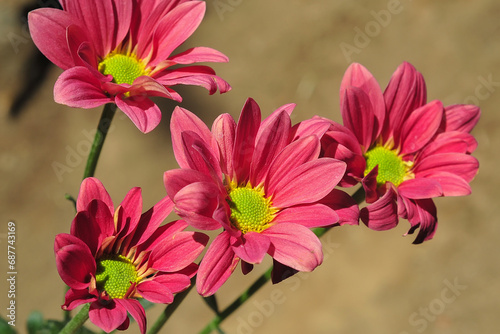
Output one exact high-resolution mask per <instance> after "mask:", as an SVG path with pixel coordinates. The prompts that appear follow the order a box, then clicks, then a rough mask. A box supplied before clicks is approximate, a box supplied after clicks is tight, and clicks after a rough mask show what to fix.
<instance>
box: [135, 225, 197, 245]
mask: <svg viewBox="0 0 500 334" xmlns="http://www.w3.org/2000/svg"><path fill="white" fill-rule="evenodd" d="M188 225H189V224H188V223H186V222H185V221H184V220H176V221H173V222H170V223H168V224H165V225H162V226H160V227H158V228H157V229H156V230H154V231H153V234H151V235H150V237H149V238H148V239H146V240H145V241H143V242H142V243H140V244H137V252H138V253H140V252H145V251H146V252H147V251H150V250H152V249H153V248H154V247H156V245H158V244H160V243H162V242H163V240H164V239H167V238H172V236H173V235H174V234H176V233H177V232H181V231H183V230H184V229H185V228H186V227H188Z"/></svg>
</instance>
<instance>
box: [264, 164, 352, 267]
mask: <svg viewBox="0 0 500 334" xmlns="http://www.w3.org/2000/svg"><path fill="white" fill-rule="evenodd" d="M345 170H346V164H345V162H342V161H339V160H335V159H330V158H320V159H318V160H314V161H310V162H306V163H304V164H302V165H301V166H299V167H297V168H295V169H292V170H290V171H289V173H288V174H287V175H285V176H284V178H283V179H282V180H281V181H280V182H279V183H278V184H277V185H276V189H275V191H274V193H273V194H270V195H271V196H273V206H275V207H277V208H286V207H289V206H293V205H297V204H306V203H312V202H315V201H318V200H320V199H322V198H323V197H325V196H326V195H327V194H328V193H329V192H330V191H332V189H333V188H334V187H335V186H336V185H337V184H338V183H339V181H340V180H341V179H342V177H343V176H344V173H345ZM280 262H281V261H280Z"/></svg>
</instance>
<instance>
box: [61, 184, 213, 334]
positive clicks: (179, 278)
mask: <svg viewBox="0 0 500 334" xmlns="http://www.w3.org/2000/svg"><path fill="white" fill-rule="evenodd" d="M172 207H173V204H172V202H171V200H170V199H169V198H168V197H167V198H165V199H164V200H162V201H160V202H159V203H158V204H156V205H155V206H153V207H152V208H151V209H150V210H149V211H147V212H145V213H144V214H142V215H141V210H142V197H141V190H140V188H133V189H131V190H130V191H129V192H128V194H127V195H126V196H125V199H124V200H123V201H122V203H121V204H120V205H119V206H118V208H116V210H115V209H114V207H113V202H112V201H111V198H110V196H109V194H108V193H107V191H106V189H104V186H103V185H102V184H101V182H100V181H99V180H97V179H95V178H87V179H85V180H84V181H83V182H82V185H81V189H80V193H79V195H78V200H77V214H76V217H75V218H74V220H73V222H72V225H71V233H70V234H65V233H62V234H59V235H57V236H56V240H55V244H54V251H55V255H56V263H57V270H58V272H59V275H60V276H61V278H62V280H63V281H64V282H65V283H66V284H67V285H68V286H69V287H70V289H69V290H68V292H67V294H66V300H65V303H64V305H63V308H64V309H67V310H72V309H74V308H75V307H77V306H79V305H81V304H85V303H91V304H90V310H89V318H90V320H91V321H92V322H93V323H94V324H95V325H97V326H99V327H100V328H102V329H103V330H104V331H106V332H110V331H112V330H115V329H119V330H125V329H127V328H128V326H129V320H128V317H127V312H128V313H130V314H131V315H132V317H134V319H135V320H136V321H137V323H138V325H139V328H140V331H141V333H145V331H146V316H145V313H144V309H143V308H142V306H141V304H140V303H139V301H138V300H137V298H145V299H147V300H149V301H151V302H154V303H167V304H169V303H172V301H173V299H174V296H173V294H174V293H177V292H180V291H182V290H184V289H186V288H187V287H188V286H189V285H190V278H191V277H192V276H193V275H194V274H195V272H196V270H197V266H196V264H194V263H193V261H194V260H195V259H196V258H197V257H198V256H199V254H200V253H201V252H202V250H203V249H204V247H205V245H206V243H207V241H208V237H207V236H206V235H204V234H202V233H199V232H184V231H183V230H184V229H185V228H186V227H187V223H186V222H184V221H181V220H179V221H175V222H171V223H169V224H166V225H162V226H160V223H161V222H162V221H163V220H164V219H165V218H166V217H167V215H168V214H169V213H170V212H171V210H172Z"/></svg>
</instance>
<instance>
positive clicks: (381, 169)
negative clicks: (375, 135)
mask: <svg viewBox="0 0 500 334" xmlns="http://www.w3.org/2000/svg"><path fill="white" fill-rule="evenodd" d="M365 159H366V169H365V176H366V175H367V174H368V173H369V172H370V171H371V170H372V169H373V168H375V166H377V165H378V176H377V185H378V186H382V185H384V184H385V183H386V182H391V183H392V184H394V185H395V186H396V187H397V186H399V185H400V184H401V183H402V182H403V181H404V180H405V179H406V177H407V176H408V170H409V169H410V167H411V162H405V161H403V159H401V157H400V156H399V155H398V154H397V153H396V152H395V151H393V150H389V149H387V148H385V147H382V146H375V147H374V148H372V149H371V150H368V152H366V154H365Z"/></svg>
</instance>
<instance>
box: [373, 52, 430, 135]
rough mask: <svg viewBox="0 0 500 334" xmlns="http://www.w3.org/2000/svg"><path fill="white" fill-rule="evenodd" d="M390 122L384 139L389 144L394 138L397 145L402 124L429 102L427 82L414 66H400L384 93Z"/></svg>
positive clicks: (404, 64)
mask: <svg viewBox="0 0 500 334" xmlns="http://www.w3.org/2000/svg"><path fill="white" fill-rule="evenodd" d="M384 100H385V104H386V108H387V115H388V118H389V119H388V120H386V121H385V124H386V127H385V128H384V129H383V133H382V137H383V140H384V142H387V141H388V140H389V138H390V137H391V136H394V138H395V142H396V144H398V143H399V135H400V131H401V128H402V124H403V122H404V120H405V119H407V118H408V115H409V114H410V113H411V112H412V111H413V110H415V109H417V108H419V107H421V106H423V105H424V104H425V103H426V100H427V91H426V87H425V81H424V78H423V76H422V74H420V72H418V71H417V70H416V69H415V67H413V65H411V64H410V63H407V62H403V63H402V64H401V65H399V66H398V68H397V69H396V71H395V72H394V74H393V75H392V77H391V80H390V81H389V84H388V85H387V88H386V89H385V91H384Z"/></svg>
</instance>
